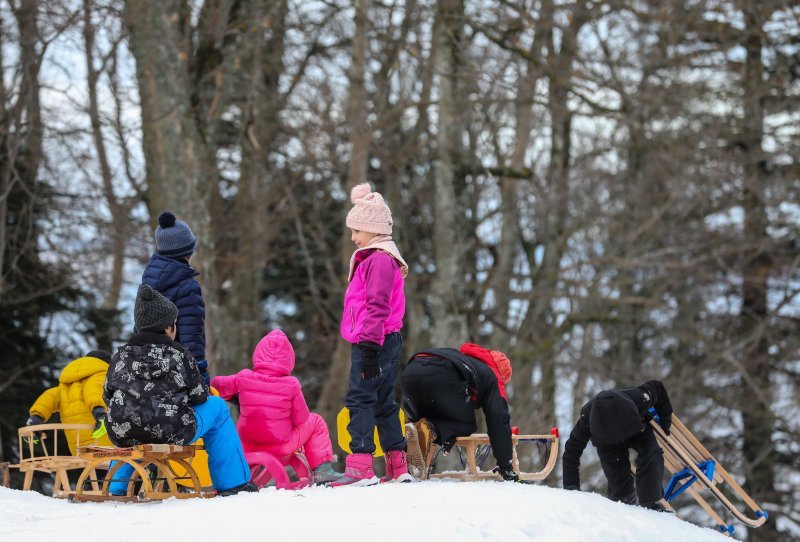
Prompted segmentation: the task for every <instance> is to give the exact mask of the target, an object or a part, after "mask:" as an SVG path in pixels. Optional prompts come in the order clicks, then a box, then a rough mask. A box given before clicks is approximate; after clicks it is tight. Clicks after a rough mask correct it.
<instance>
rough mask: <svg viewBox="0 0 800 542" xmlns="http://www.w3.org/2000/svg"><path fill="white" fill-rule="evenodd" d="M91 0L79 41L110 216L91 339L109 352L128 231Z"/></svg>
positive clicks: (85, 6) (86, 0) (85, 8)
mask: <svg viewBox="0 0 800 542" xmlns="http://www.w3.org/2000/svg"><path fill="white" fill-rule="evenodd" d="M93 6H94V2H93V0H84V3H83V38H84V45H85V48H86V57H85V58H86V74H87V87H88V90H89V111H88V113H89V121H90V123H91V125H92V137H93V139H94V146H95V151H96V152H97V161H98V163H99V165H100V176H101V179H102V183H103V194H104V195H105V199H106V204H107V205H108V209H109V211H110V213H111V273H110V276H109V283H108V290H107V292H106V295H105V297H104V299H103V303H102V306H101V307H100V309H99V314H97V315H96V321H95V322H94V323H95V339H96V341H97V346H98V347H99V348H102V349H104V350H109V351H110V350H111V348H112V342H113V341H114V339H116V336H117V331H118V322H117V314H118V313H117V305H118V304H119V298H120V291H121V290H122V282H123V276H122V272H123V267H124V264H125V249H126V247H127V239H128V235H129V232H130V228H129V226H128V224H129V216H128V212H127V210H126V208H125V206H124V205H122V204H120V202H119V200H118V199H117V197H116V195H115V193H114V185H113V176H112V173H111V166H110V165H109V162H108V156H107V154H106V144H105V140H104V137H103V131H102V123H101V121H100V108H99V106H98V99H97V84H98V79H99V77H100V73H99V72H98V71H97V70H96V69H95V66H94V61H95V56H94V34H95V29H94V23H93V22H92V10H93Z"/></svg>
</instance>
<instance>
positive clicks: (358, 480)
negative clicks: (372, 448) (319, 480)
mask: <svg viewBox="0 0 800 542" xmlns="http://www.w3.org/2000/svg"><path fill="white" fill-rule="evenodd" d="M344 465H345V469H344V476H342V477H341V478H339V479H338V480H336V481H335V482H331V483H330V484H328V486H329V487H341V486H371V485H374V484H377V483H378V482H380V480H378V477H377V476H375V472H374V471H373V470H372V454H367V453H360V454H350V455H348V456H347V459H346V460H345V462H344Z"/></svg>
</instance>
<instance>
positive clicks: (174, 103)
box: [125, 0, 220, 360]
mask: <svg viewBox="0 0 800 542" xmlns="http://www.w3.org/2000/svg"><path fill="white" fill-rule="evenodd" d="M185 8H186V6H185V5H184V4H183V2H180V1H179V0H166V1H164V2H158V3H155V4H154V3H152V2H147V1H145V0H128V1H127V2H126V6H125V23H126V25H127V27H128V31H129V36H130V46H131V51H132V52H133V55H134V57H135V58H136V78H137V80H138V82H139V96H140V100H141V107H142V137H143V141H142V143H143V147H144V156H145V161H146V164H147V184H148V202H147V204H148V208H149V210H150V215H151V216H156V215H158V214H159V213H160V212H161V211H163V210H166V209H170V210H172V211H173V212H175V213H176V214H177V215H178V216H179V218H182V219H186V221H187V222H188V223H189V224H190V226H191V227H192V230H193V231H194V233H195V236H196V237H197V247H198V248H197V252H196V253H195V255H194V257H193V259H192V265H193V267H196V268H197V269H198V270H199V271H200V273H201V275H200V277H199V278H200V280H201V281H202V283H203V285H204V288H203V297H204V299H205V304H206V329H207V330H208V329H210V325H209V321H210V320H211V319H213V318H214V315H216V314H218V313H219V312H220V311H219V307H220V299H219V295H218V288H217V287H216V285H217V284H218V281H217V277H216V273H215V272H216V255H217V249H216V242H215V237H214V235H213V230H212V224H211V217H212V213H211V198H212V194H213V193H214V192H215V190H216V186H217V178H218V176H217V171H216V166H215V163H214V157H213V154H212V151H211V149H210V148H209V146H208V145H207V141H205V140H204V139H203V136H202V135H201V130H200V128H199V127H198V125H197V120H196V118H195V116H194V111H193V107H192V103H191V99H192V96H194V95H195V93H194V92H193V90H194V89H193V86H192V82H191V77H190V67H189V62H190V57H189V51H187V47H186V41H187V39H188V38H187V36H186V32H187V29H188V28H190V22H189V14H188V13H187V12H186V11H185ZM206 342H207V344H206V356H207V357H208V358H211V359H212V360H213V353H214V344H215V343H214V337H213V336H209V335H208V334H207V337H206Z"/></svg>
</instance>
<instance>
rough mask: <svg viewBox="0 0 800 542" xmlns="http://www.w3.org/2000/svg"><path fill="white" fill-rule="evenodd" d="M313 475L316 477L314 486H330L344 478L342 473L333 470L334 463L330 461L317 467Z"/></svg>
mask: <svg viewBox="0 0 800 542" xmlns="http://www.w3.org/2000/svg"><path fill="white" fill-rule="evenodd" d="M312 474H313V476H314V485H324V484H330V483H331V482H335V481H337V480H339V479H340V478H341V477H342V476H344V475H343V474H342V473H341V472H336V471H335V470H333V463H331V462H330V461H326V462H325V463H323V464H322V465H319V466H317V467H316V468H315V469H314V472H313V473H312Z"/></svg>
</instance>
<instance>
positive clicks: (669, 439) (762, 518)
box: [650, 414, 768, 535]
mask: <svg viewBox="0 0 800 542" xmlns="http://www.w3.org/2000/svg"><path fill="white" fill-rule="evenodd" d="M650 426H651V427H652V428H653V431H654V432H655V435H656V440H657V441H658V444H659V446H660V447H661V449H662V450H663V451H664V465H665V466H666V467H667V469H669V470H670V472H672V473H673V474H674V475H677V477H676V478H674V481H671V483H670V485H668V489H670V486H671V488H672V491H671V492H670V493H668V494H667V495H666V497H669V499H668V500H671V499H672V498H674V497H675V496H677V495H678V494H680V493H682V492H683V491H686V492H687V493H688V494H689V495H691V496H692V497H693V498H694V499H695V501H697V504H699V505H700V507H701V508H702V509H703V510H704V511H705V512H706V513H708V514H709V515H710V516H711V518H712V519H713V520H714V521H715V522H716V523H717V528H718V529H719V530H720V531H721V532H724V533H727V534H728V535H730V534H732V532H733V525H728V524H726V523H725V522H724V521H723V520H722V518H721V517H720V516H719V514H717V513H716V512H715V511H714V509H713V508H712V507H711V505H710V504H709V503H708V502H707V501H706V499H705V498H704V497H703V495H702V494H701V489H702V488H698V487H695V486H694V484H695V483H696V482H699V483H700V484H701V485H702V486H704V487H705V489H707V490H708V491H709V492H710V493H711V495H713V496H714V498H715V499H717V501H719V503H720V504H721V505H722V506H724V507H725V508H726V509H727V510H728V511H729V512H730V513H731V514H733V516H734V517H736V518H737V519H738V520H739V521H741V522H742V523H744V524H745V525H747V526H749V527H760V526H761V525H763V524H764V522H766V520H767V518H768V514H767V512H766V511H765V510H764V509H763V508H761V507H760V506H759V505H758V504H757V503H756V502H755V501H754V500H753V499H752V498H751V497H750V495H748V494H747V492H745V490H744V489H742V486H740V485H739V483H738V482H736V480H734V479H733V477H732V476H731V475H730V474H729V473H728V471H727V470H725V468H724V467H723V466H722V465H721V464H720V462H719V461H718V460H717V459H716V457H714V456H713V455H712V454H711V453H710V452H709V451H708V450H707V449H706V448H705V447H704V446H703V445H702V444H701V443H700V441H699V440H697V437H695V436H694V435H693V434H692V432H691V431H689V430H688V429H687V428H686V426H685V425H684V424H683V422H682V421H681V420H680V419H679V418H678V417H677V416H675V415H674V414H673V416H672V430H671V431H670V435H669V436H667V435H666V433H664V430H663V429H661V426H660V425H658V423H656V421H655V420H651V421H650ZM681 482H682V484H681ZM725 485H727V486H728V488H729V489H730V491H731V492H732V493H733V494H735V495H736V496H737V497H738V498H739V499H741V501H742V502H743V503H744V504H745V506H746V507H747V508H748V509H749V512H751V513H752V515H753V516H755V517H751V516H750V515H748V511H742V510H741V509H740V508H739V507H737V506H736V505H734V504H733V503H732V502H731V500H730V499H729V498H728V496H727V495H725V493H723V491H722V488H723V487H724V486H725ZM665 500H667V499H665Z"/></svg>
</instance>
